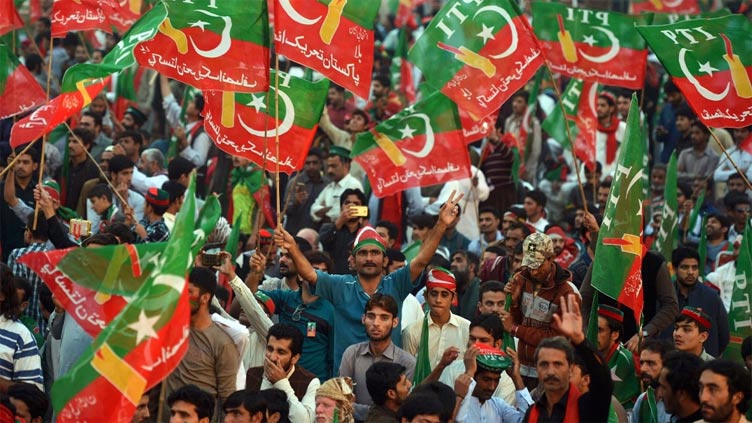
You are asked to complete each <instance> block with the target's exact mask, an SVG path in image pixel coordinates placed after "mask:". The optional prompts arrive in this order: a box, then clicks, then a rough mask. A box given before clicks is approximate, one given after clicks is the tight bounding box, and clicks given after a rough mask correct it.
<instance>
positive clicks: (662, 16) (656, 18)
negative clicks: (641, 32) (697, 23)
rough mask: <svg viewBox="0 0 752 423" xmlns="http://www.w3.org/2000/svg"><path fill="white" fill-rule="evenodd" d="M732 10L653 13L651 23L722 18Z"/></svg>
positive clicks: (665, 23)
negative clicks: (696, 12) (690, 13)
mask: <svg viewBox="0 0 752 423" xmlns="http://www.w3.org/2000/svg"><path fill="white" fill-rule="evenodd" d="M730 14H731V11H730V10H728V9H726V8H723V9H720V10H716V11H714V12H707V13H700V14H697V15H687V14H684V13H681V14H679V13H653V20H652V22H650V24H651V25H668V24H673V23H677V22H682V21H691V20H695V19H707V18H720V17H721V16H727V15H730Z"/></svg>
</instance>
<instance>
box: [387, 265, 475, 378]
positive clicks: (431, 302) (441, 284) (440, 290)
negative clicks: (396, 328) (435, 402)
mask: <svg viewBox="0 0 752 423" xmlns="http://www.w3.org/2000/svg"><path fill="white" fill-rule="evenodd" d="M425 298H426V302H428V306H429V307H430V311H429V312H428V313H426V315H425V317H424V318H423V319H421V320H418V321H416V322H413V323H412V324H411V325H410V326H408V327H407V328H405V330H404V331H402V345H403V347H404V348H405V351H407V352H409V353H410V354H412V355H414V356H417V355H418V350H419V347H420V344H421V339H422V338H423V337H424V336H428V358H429V362H430V363H431V368H432V369H433V368H434V367H435V366H436V365H437V364H438V363H439V361H440V360H441V356H442V354H443V353H444V350H446V349H447V348H449V347H450V346H453V345H454V346H457V347H460V348H462V350H460V353H463V352H464V348H463V347H464V346H465V342H466V339H467V337H468V336H469V334H470V321H469V320H467V319H465V318H464V317H461V316H458V315H456V314H454V313H452V310H451V309H450V307H451V306H452V305H457V283H456V282H455V280H454V275H452V273H451V272H449V271H448V270H446V269H444V268H442V267H437V268H434V269H431V271H429V272H428V276H427V278H426V293H425ZM424 320H425V321H426V322H424ZM424 325H425V326H426V328H427V329H428V333H427V334H426V333H424V330H423V329H424V327H423V326H424Z"/></svg>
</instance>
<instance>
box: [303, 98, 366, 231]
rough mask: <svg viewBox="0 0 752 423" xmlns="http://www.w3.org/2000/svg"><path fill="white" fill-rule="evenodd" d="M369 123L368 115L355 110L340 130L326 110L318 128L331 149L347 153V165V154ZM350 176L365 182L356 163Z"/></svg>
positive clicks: (364, 177)
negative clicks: (329, 142)
mask: <svg viewBox="0 0 752 423" xmlns="http://www.w3.org/2000/svg"><path fill="white" fill-rule="evenodd" d="M370 123H371V118H370V116H369V115H368V113H366V112H364V111H363V110H360V109H355V110H353V111H352V113H351V114H350V117H349V119H347V118H346V125H345V129H344V130H342V129H340V128H337V127H336V126H334V125H333V124H332V121H331V120H329V115H328V114H327V113H326V109H324V113H322V114H321V120H320V121H319V127H320V128H321V130H322V131H324V133H325V134H326V136H327V137H329V139H330V140H331V141H332V144H333V145H332V147H341V148H342V149H344V150H345V151H347V154H348V156H347V159H348V163H349V159H350V156H349V153H350V149H352V147H353V144H354V142H355V137H356V136H357V135H358V134H360V133H361V132H364V131H366V130H367V129H368V126H369V124H370ZM332 147H330V148H329V156H330V157H331V156H332V155H333V154H335V152H336V149H335V150H334V151H333V150H332ZM327 173H328V166H327ZM350 174H351V175H352V176H353V177H354V178H355V180H357V181H359V182H360V181H365V180H366V171H365V170H363V167H361V166H360V164H358V163H352V166H351V168H350ZM316 221H317V220H316V219H314V222H316Z"/></svg>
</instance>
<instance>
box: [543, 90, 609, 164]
mask: <svg viewBox="0 0 752 423" xmlns="http://www.w3.org/2000/svg"><path fill="white" fill-rule="evenodd" d="M561 98H562V100H561V101H562V105H563V106H564V107H563V109H564V112H565V113H566V120H567V121H568V122H565V121H564V113H563V112H562V111H561V110H562V107H555V108H554V109H553V110H552V111H551V114H549V115H548V117H547V118H546V120H544V121H543V123H542V124H541V127H542V128H543V129H544V130H545V131H546V132H547V133H548V134H549V135H550V136H551V138H553V139H555V140H556V141H559V143H560V144H561V145H562V146H563V147H564V148H567V149H569V150H570V151H572V152H573V153H574V154H576V155H577V158H579V159H580V160H581V161H582V162H583V163H584V164H585V166H586V167H587V168H588V169H590V170H591V171H592V170H593V169H595V134H596V131H597V130H598V118H597V116H596V102H597V99H598V83H596V82H585V81H582V80H580V79H575V78H573V79H571V80H570V81H569V84H568V85H567V88H566V90H564V92H563V93H562V95H561ZM565 125H569V134H571V135H572V137H574V140H573V141H574V146H572V145H571V144H570V140H569V136H568V134H567V128H566V126H565Z"/></svg>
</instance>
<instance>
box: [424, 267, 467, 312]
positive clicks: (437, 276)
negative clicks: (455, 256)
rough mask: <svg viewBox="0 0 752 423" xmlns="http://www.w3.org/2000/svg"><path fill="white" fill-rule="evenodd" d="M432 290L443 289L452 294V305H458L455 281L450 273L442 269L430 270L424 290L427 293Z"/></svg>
mask: <svg viewBox="0 0 752 423" xmlns="http://www.w3.org/2000/svg"><path fill="white" fill-rule="evenodd" d="M434 288H444V289H446V290H447V291H452V292H454V293H455V295H454V299H452V305H453V306H456V305H459V302H458V299H457V281H456V280H455V279H454V275H453V274H452V272H450V271H449V270H447V269H445V268H443V267H436V268H433V269H431V270H430V271H429V272H428V275H427V277H426V290H427V291H429V290H431V289H434Z"/></svg>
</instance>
